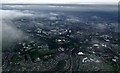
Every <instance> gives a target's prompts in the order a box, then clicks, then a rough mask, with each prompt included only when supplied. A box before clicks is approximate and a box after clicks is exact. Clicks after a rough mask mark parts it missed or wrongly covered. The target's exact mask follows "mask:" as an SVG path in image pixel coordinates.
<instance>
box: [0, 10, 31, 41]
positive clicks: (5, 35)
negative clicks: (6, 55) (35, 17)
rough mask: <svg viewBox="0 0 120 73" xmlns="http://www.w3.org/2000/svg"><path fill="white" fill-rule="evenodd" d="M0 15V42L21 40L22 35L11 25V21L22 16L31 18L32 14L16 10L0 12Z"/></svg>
mask: <svg viewBox="0 0 120 73" xmlns="http://www.w3.org/2000/svg"><path fill="white" fill-rule="evenodd" d="M0 13H1V15H0V16H2V19H1V21H0V22H1V23H2V24H1V25H0V26H2V28H0V30H1V31H0V33H2V34H1V35H0V36H2V40H3V41H7V42H12V41H14V40H21V39H22V37H23V36H24V34H23V32H22V31H20V30H19V29H17V28H16V27H15V26H14V25H13V24H14V23H13V22H12V21H11V20H12V19H15V18H19V17H24V16H32V14H30V13H25V12H21V11H17V10H0ZM0 41H1V39H0ZM7 42H6V43H7Z"/></svg>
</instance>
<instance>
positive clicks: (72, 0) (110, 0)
mask: <svg viewBox="0 0 120 73" xmlns="http://www.w3.org/2000/svg"><path fill="white" fill-rule="evenodd" d="M119 1H120V0H2V1H1V3H37V4H82V3H83V4H84V3H85V4H92V3H93V4H102V3H103V4H116V3H118V2H119Z"/></svg>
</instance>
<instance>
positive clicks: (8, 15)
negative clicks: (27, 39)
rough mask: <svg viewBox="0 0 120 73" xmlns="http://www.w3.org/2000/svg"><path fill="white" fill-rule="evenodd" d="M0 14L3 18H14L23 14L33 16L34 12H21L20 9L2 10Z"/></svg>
mask: <svg viewBox="0 0 120 73" xmlns="http://www.w3.org/2000/svg"><path fill="white" fill-rule="evenodd" d="M0 13H1V14H0V16H2V19H13V18H18V17H23V16H32V15H33V14H30V13H25V12H21V11H18V10H0Z"/></svg>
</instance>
